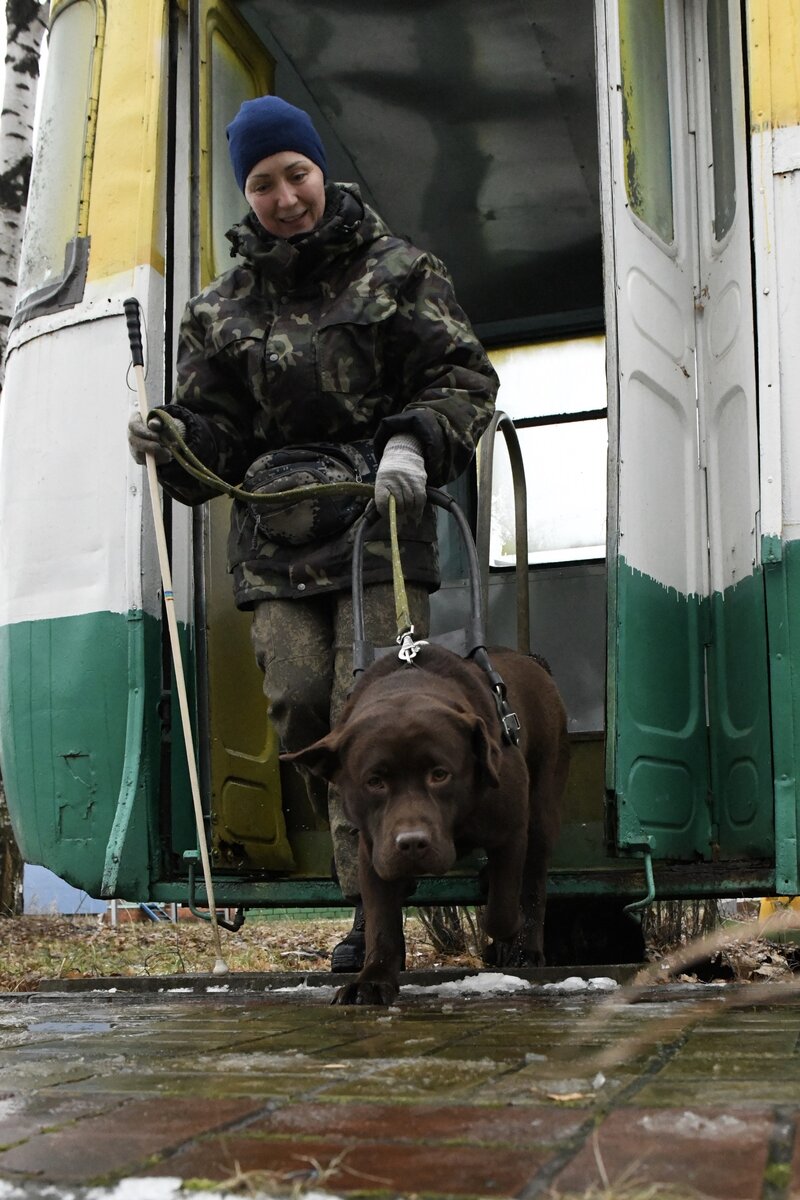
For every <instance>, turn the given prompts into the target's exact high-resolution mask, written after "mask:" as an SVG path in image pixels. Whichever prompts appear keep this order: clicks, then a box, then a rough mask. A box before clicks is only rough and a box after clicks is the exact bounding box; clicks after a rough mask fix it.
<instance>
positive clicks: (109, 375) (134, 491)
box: [0, 269, 191, 624]
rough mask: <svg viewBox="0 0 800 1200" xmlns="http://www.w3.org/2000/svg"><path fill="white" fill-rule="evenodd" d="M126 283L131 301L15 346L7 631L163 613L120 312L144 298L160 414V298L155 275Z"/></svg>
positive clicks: (0, 456) (100, 302)
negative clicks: (135, 447)
mask: <svg viewBox="0 0 800 1200" xmlns="http://www.w3.org/2000/svg"><path fill="white" fill-rule="evenodd" d="M148 276H149V277H150V278H148ZM153 281H154V282H155V287H154V288H150V290H149V292H148V288H147V285H148V283H151V282H153ZM112 282H113V281H112ZM116 282H117V283H119V284H120V285H121V286H122V287H124V288H125V290H124V292H122V291H120V292H119V293H118V294H117V296H113V295H110V293H112V292H113V288H112V286H110V285H109V282H108V281H106V284H105V287H104V289H103V291H104V295H103V296H102V297H101V296H92V295H91V294H89V295H87V299H86V305H85V307H84V308H83V309H81V310H77V309H72V310H69V313H68V316H69V318H70V319H71V323H68V321H67V317H66V316H65V314H58V315H57V316H56V317H50V318H48V317H43V318H39V319H37V321H36V322H31V323H30V324H28V325H26V326H24V327H23V328H22V329H21V330H19V331H18V332H17V333H15V335H14V336H13V339H12V347H13V349H12V352H11V353H10V355H9V359H8V364H7V371H6V383H5V388H4V394H3V403H2V405H0V561H1V562H2V563H3V568H4V569H3V570H2V572H0V623H2V624H15V623H17V622H20V621H30V620H48V619H52V618H57V617H62V616H78V615H81V614H84V613H91V612H120V613H124V612H127V611H129V610H130V609H134V610H139V609H142V608H144V610H145V611H149V612H151V613H157V612H158V611H159V609H160V594H159V588H160V584H159V580H158V574H157V567H156V563H155V547H154V539H153V536H152V524H151V518H150V513H149V502H147V498H146V479H145V476H144V471H143V468H141V467H138V466H137V465H136V464H135V463H134V462H133V460H132V459H131V457H130V454H129V452H128V444H127V429H126V427H127V422H128V418H129V416H130V414H131V413H132V412H133V410H134V408H135V406H136V395H135V392H134V391H133V390H132V373H131V374H130V378H129V371H128V368H129V364H130V348H129V344H128V336H127V327H126V323H125V317H124V314H123V311H122V301H123V299H125V298H126V297H127V295H129V294H135V295H138V296H139V298H140V299H141V300H142V301H143V303H144V308H145V313H146V314H147V315H148V316H149V320H148V319H147V317H146V319H145V322H144V324H145V337H146V330H147V326H148V325H149V326H150V328H151V329H152V330H153V347H152V348H153V354H152V362H151V364H150V366H149V370H148V387H149V389H152V390H151V392H150V394H149V395H148V401H149V402H150V403H151V404H158V403H160V402H162V399H163V397H162V392H161V371H160V357H161V354H160V346H161V339H162V328H161V324H160V323H159V318H158V311H159V305H160V303H161V300H160V297H161V295H162V288H161V286H160V277H158V276H154V275H153V273H151V272H149V271H148V270H146V269H142V270H140V271H137V272H136V273H135V278H134V279H133V280H131V277H130V276H128V277H127V284H126V283H125V281H116ZM154 293H155V295H154ZM148 296H149V301H148ZM143 501H145V503H143ZM143 523H144V527H145V532H144V537H143V535H142V526H143ZM180 526H182V527H183V532H182V538H183V540H185V539H186V536H187V535H186V532H185V522H183V523H181V522H179V527H180ZM179 557H180V555H179ZM183 573H184V574H185V572H183ZM187 605H188V607H187V609H186V611H190V607H191V606H190V604H188V602H187ZM180 615H181V616H182V617H185V615H186V612H182V613H181V614H180Z"/></svg>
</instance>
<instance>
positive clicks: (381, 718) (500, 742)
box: [282, 645, 569, 1004]
mask: <svg viewBox="0 0 800 1200" xmlns="http://www.w3.org/2000/svg"><path fill="white" fill-rule="evenodd" d="M490 656H491V665H492V667H493V668H494V670H495V671H496V672H497V673H499V675H500V676H501V677H502V680H503V682H504V683H505V685H506V688H507V692H508V701H509V703H510V705H511V707H512V708H513V710H514V711H515V712H516V714H517V716H518V718H519V722H520V726H521V728H520V731H519V745H518V746H517V745H513V744H510V743H509V742H508V741H507V740H505V739H504V737H503V728H502V725H501V721H500V716H499V714H498V709H497V706H496V703H495V696H494V692H493V690H492V685H491V682H490V679H489V676H488V674H487V673H486V671H484V670H483V669H482V668H481V667H480V666H477V665H476V664H475V663H474V662H472V661H471V660H469V659H463V658H460V657H459V656H458V655H456V654H453V653H451V652H450V651H449V650H444V649H442V648H441V647H439V646H433V645H423V646H422V647H421V648H420V650H419V652H418V653H417V656H416V657H415V658H414V660H413V663H411V664H406V663H403V662H400V661H399V660H398V659H397V657H395V656H394V655H392V656H389V657H386V658H382V659H379V660H378V662H376V663H375V664H374V666H372V667H370V669H369V670H368V671H366V672H365V673H364V675H363V676H362V677H361V678H360V680H359V681H358V683H357V684H356V686H355V688H354V689H353V693H352V695H351V696H350V698H349V700H348V701H347V704H346V705H345V707H344V709H343V711H342V714H341V717H340V719H339V721H338V722H337V724H336V726H335V728H334V729H333V730H332V731H331V732H330V733H329V734H328V735H327V736H326V737H324V738H322V739H321V740H320V741H318V742H315V743H314V745H312V746H309V747H307V748H306V749H305V750H301V751H299V752H297V753H294V754H286V755H283V756H282V757H283V758H285V759H287V760H289V761H294V762H298V763H301V764H303V765H304V766H305V767H307V768H308V769H309V770H311V771H313V772H315V773H316V774H319V775H321V776H322V777H323V778H325V779H327V780H329V781H331V782H333V783H335V784H336V785H337V786H338V787H339V788H340V789H341V793H342V801H343V806H344V809H345V812H346V814H347V816H348V817H349V819H350V820H351V821H352V822H353V824H354V825H355V826H356V828H357V829H358V830H359V833H360V836H359V878H360V883H361V896H362V899H363V902H364V910H365V914H366V959H365V963H364V968H363V970H362V971H361V974H360V975H359V976H358V979H357V980H355V982H353V983H349V984H345V985H344V987H342V988H340V990H339V992H338V993H337V996H336V1003H338V1004H391V1003H392V1001H393V1000H394V998H395V997H396V995H397V992H398V988H399V978H398V977H399V973H400V971H401V970H402V969H403V960H404V942H403V928H402V920H403V903H404V901H405V900H407V898H408V896H409V895H410V894H411V892H412V891H413V889H414V880H415V879H416V878H417V876H419V875H443V874H445V872H447V871H449V870H450V869H451V867H452V866H453V864H454V863H455V861H456V859H457V858H459V857H460V856H461V854H463V853H465V852H466V851H467V850H470V849H473V848H476V847H481V848H482V849H483V850H485V852H486V856H487V867H486V882H487V898H486V910H485V926H486V932H487V934H488V935H489V937H490V938H492V939H493V941H492V943H490V945H489V947H488V951H487V955H486V961H487V963H490V964H491V965H494V966H500V967H503V966H505V967H511V966H519V967H522V966H540V965H541V964H542V963H543V962H544V957H543V953H542V943H543V931H544V907H545V885H546V872H547V863H548V859H549V857H550V854H551V851H552V848H553V844H554V842H555V839H556V836H557V834H558V829H559V823H560V804H561V798H562V794H563V791H564V787H565V784H566V778H567V770H568V762H569V748H568V743H567V731H566V715H565V712H564V706H563V704H562V702H561V698H560V696H559V694H558V691H557V689H556V686H555V684H554V682H553V680H552V678H551V677H550V674H549V673H548V671H547V670H546V669H545V668H544V667H543V666H541V665H540V663H539V662H538V661H536V660H535V659H534V658H533V657H529V656H526V655H523V654H519V653H516V652H515V651H513V650H491V651H490Z"/></svg>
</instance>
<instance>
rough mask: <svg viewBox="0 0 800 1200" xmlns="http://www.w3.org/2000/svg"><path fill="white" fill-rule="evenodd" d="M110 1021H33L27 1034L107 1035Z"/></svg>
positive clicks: (111, 1027)
mask: <svg viewBox="0 0 800 1200" xmlns="http://www.w3.org/2000/svg"><path fill="white" fill-rule="evenodd" d="M113 1028H114V1026H113V1024H112V1023H111V1021H34V1022H33V1023H32V1024H30V1025H29V1026H28V1033H108V1032H109V1030H111V1029H113Z"/></svg>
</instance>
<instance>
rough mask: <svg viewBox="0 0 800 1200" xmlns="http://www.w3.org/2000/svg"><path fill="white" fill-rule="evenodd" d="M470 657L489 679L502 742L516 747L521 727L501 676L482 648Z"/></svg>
mask: <svg viewBox="0 0 800 1200" xmlns="http://www.w3.org/2000/svg"><path fill="white" fill-rule="evenodd" d="M472 657H473V659H474V660H475V662H476V663H477V664H478V666H479V667H482V668H483V670H484V671H485V672H486V675H487V676H488V678H489V686H490V687H491V689H492V697H493V699H494V704H495V708H496V709H497V715H498V717H499V718H500V725H501V728H502V730H503V741H504V742H507V743H508V745H509V746H518V745H519V735H520V730H521V729H522V726H521V724H520V720H519V717H518V716H517V714H516V713H515V712H514V710H513V708H512V707H511V705H510V704H509V702H508V694H507V691H506V685H505V683H504V682H503V678H502V676H501V675H499V674H498V672H497V671H495V669H494V667H493V666H492V664H491V661H490V659H489V655H488V654H487V652H486V650H485V649H484V647H483V646H481V647H479V649H477V650H476V651H475V653H474V654H473V656H472Z"/></svg>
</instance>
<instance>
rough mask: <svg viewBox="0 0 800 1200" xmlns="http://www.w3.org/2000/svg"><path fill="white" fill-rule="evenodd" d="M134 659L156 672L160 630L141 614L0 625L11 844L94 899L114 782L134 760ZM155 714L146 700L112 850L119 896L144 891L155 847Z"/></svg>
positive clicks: (118, 784) (0, 748) (1, 736)
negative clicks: (116, 852) (141, 754)
mask: <svg viewBox="0 0 800 1200" xmlns="http://www.w3.org/2000/svg"><path fill="white" fill-rule="evenodd" d="M142 641H143V642H144V657H143V658H142V644H141V643H142ZM137 655H138V660H139V661H143V662H144V663H145V664H147V665H146V668H145V670H146V671H149V674H150V676H152V674H153V671H155V672H156V678H157V669H158V659H159V626H158V624H157V622H155V621H153V620H151V619H149V618H143V617H142V615H141V614H132V615H131V617H130V619H129V618H128V617H126V616H125V615H124V614H114V613H107V612H105V613H92V614H88V615H84V616H79V617H62V618H58V619H55V620H50V621H32V622H22V623H19V624H15V625H11V626H5V627H3V628H2V629H0V754H2V769H3V778H4V781H5V787H6V795H7V799H8V806H9V811H10V814H11V819H12V822H13V825H14V829H15V833H16V836H17V839H18V841H19V844H20V848H21V850H22V853H23V856H24V858H25V859H26V861H28V862H31V863H40V864H42V865H44V866H47V867H49V868H50V869H51V870H52V871H55V873H56V874H57V875H60V876H61V877H62V878H63V879H66V880H67V881H68V882H69V883H72V884H73V885H74V886H76V887H80V888H83V889H85V890H86V891H87V892H89V894H90V895H93V896H99V895H100V891H101V882H102V878H103V870H104V864H105V858H106V848H107V844H108V840H109V836H110V834H111V830H112V825H113V822H114V817H115V812H116V808H117V802H118V799H119V797H120V794H121V791H122V790H123V779H124V778H125V779H126V781H128V782H129V781H130V772H131V769H134V770H135V768H136V767H137V766H138V763H135V764H131V763H130V762H129V763H128V764H127V766H126V764H125V745H126V731H127V723H128V700H129V682H130V680H131V676H132V665H131V664H132V663H133V662H134V661H135V660H136V658H137ZM141 682H144V681H141ZM150 694H152V693H150ZM155 718H156V713H155V706H154V705H153V706H149V707H148V706H147V705H145V706H144V707H143V723H144V728H143V730H142V737H143V744H144V747H145V758H144V761H143V763H142V770H141V771H139V772H138V776H134V778H133V787H134V788H135V795H134V797H133V801H134V802H133V806H132V809H131V819H130V821H129V822H128V824H127V830H126V836H125V839H124V844H123V845H122V847H121V855H120V865H119V875H118V879H119V883H118V887H119V890H118V894H119V895H122V896H128V897H130V898H133V899H141V898H143V897H144V896H145V895H146V894H147V892H148V888H149V880H150V866H151V846H152V845H157V841H156V836H155V831H154V830H153V829H152V828H151V826H152V820H151V813H150V811H149V810H148V807H147V794H148V787H147V781H148V778H149V777H150V775H151V774H152V772H153V771H154V770H156V769H157V756H158V733H157V726H156V719H155ZM156 777H157V776H156ZM156 857H157V856H156Z"/></svg>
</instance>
